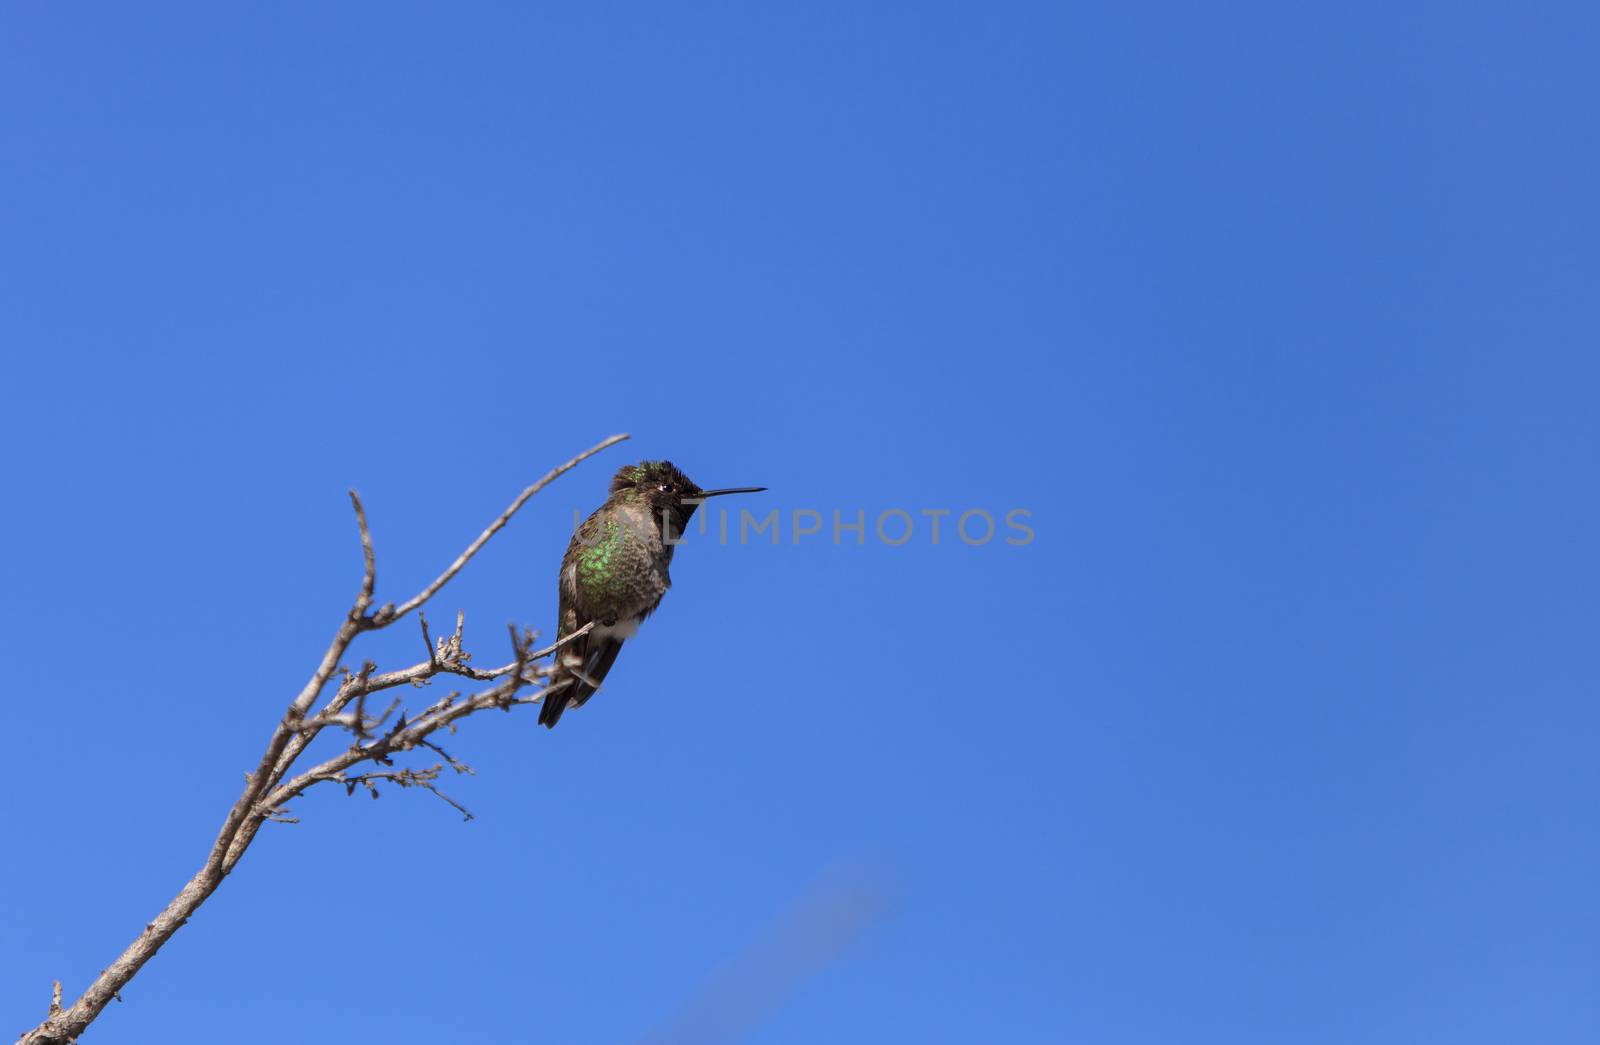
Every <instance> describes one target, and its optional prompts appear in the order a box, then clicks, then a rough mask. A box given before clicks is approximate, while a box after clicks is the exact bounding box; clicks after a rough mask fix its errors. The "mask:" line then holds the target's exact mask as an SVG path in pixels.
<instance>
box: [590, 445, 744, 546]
mask: <svg viewBox="0 0 1600 1045" xmlns="http://www.w3.org/2000/svg"><path fill="white" fill-rule="evenodd" d="M765 489H766V487H765V486H730V487H726V488H724V489H720V490H702V489H701V488H700V487H698V486H696V485H695V484H694V481H693V480H692V479H690V478H689V477H688V476H687V475H684V474H683V473H682V472H681V471H679V470H678V467H677V466H676V465H674V464H673V463H672V462H671V461H640V462H639V463H638V464H630V465H627V466H625V467H622V468H619V469H617V474H616V475H614V476H612V477H611V495H612V496H613V497H615V496H617V495H618V494H621V495H623V496H628V497H632V498H635V499H637V500H641V501H644V502H645V503H647V504H648V505H650V515H651V517H652V518H654V519H657V520H660V519H663V518H667V519H671V520H672V521H673V522H674V523H675V526H674V527H673V528H674V530H675V531H676V532H678V533H682V532H683V528H684V526H685V525H686V524H687V523H688V522H689V517H690V516H692V515H693V514H694V510H695V509H696V508H697V507H699V506H700V503H701V502H702V501H704V500H705V499H706V498H708V497H721V496H723V495H724V494H730V493H760V492H761V491H762V490H765Z"/></svg>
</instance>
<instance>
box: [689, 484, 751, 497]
mask: <svg viewBox="0 0 1600 1045" xmlns="http://www.w3.org/2000/svg"><path fill="white" fill-rule="evenodd" d="M765 489H766V487H765V486H729V487H727V488H726V489H722V490H701V491H700V492H699V493H698V494H697V495H696V496H697V497H721V496H722V495H723V494H725V493H760V492H761V491H763V490H765Z"/></svg>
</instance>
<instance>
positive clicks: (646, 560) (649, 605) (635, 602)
mask: <svg viewBox="0 0 1600 1045" xmlns="http://www.w3.org/2000/svg"><path fill="white" fill-rule="evenodd" d="M765 489H766V487H765V486H734V487H729V488H727V489H723V490H702V489H700V487H698V486H696V485H695V484H694V483H693V482H692V481H690V479H689V477H688V476H687V475H684V474H683V473H682V472H681V471H679V470H678V469H677V467H676V466H675V465H673V463H672V462H671V461H641V462H639V463H638V464H631V465H628V466H626V467H624V468H620V469H618V470H617V474H616V475H614V476H612V477H611V492H610V494H609V495H608V496H607V497H606V503H605V504H602V505H601V506H600V507H599V508H597V509H596V510H595V512H594V514H592V515H590V516H589V518H588V519H586V520H585V521H584V523H583V525H582V526H580V527H578V530H577V532H576V533H574V534H573V535H572V540H571V542H569V543H568V544H567V553H566V554H565V555H563V556H562V557H561V583H560V593H561V598H560V617H561V620H560V624H559V626H558V627H559V630H558V632H557V634H556V638H557V639H558V640H559V639H564V638H566V637H567V636H568V635H571V634H572V633H573V632H575V631H577V630H579V629H580V628H582V627H583V626H584V625H585V624H589V623H590V622H593V623H594V628H593V629H592V630H590V631H589V632H588V634H586V635H582V636H580V637H578V638H576V639H574V640H572V641H571V642H569V643H567V644H566V645H565V646H562V647H561V649H560V650H559V651H558V652H557V654H556V658H557V659H556V663H555V667H554V669H553V670H552V672H551V675H550V682H549V685H548V686H547V687H546V689H545V695H544V700H543V702H542V704H541V706H540V708H539V724H540V725H541V726H544V727H546V728H549V729H554V728H555V724H556V723H557V722H559V721H561V713H562V712H563V711H565V710H567V708H569V707H574V708H576V707H582V706H583V703H584V701H586V700H588V699H589V698H590V697H591V696H593V695H594V692H595V690H597V689H599V688H600V683H602V682H604V681H605V677H606V673H607V672H609V671H610V670H611V665H612V664H613V663H615V662H616V659H617V653H618V651H620V650H621V649H622V644H623V643H624V642H626V641H627V640H628V639H629V638H632V637H633V634H634V633H635V632H636V631H638V630H639V625H640V623H641V622H643V621H644V619H645V618H646V617H648V616H650V614H652V613H654V612H655V609H656V607H657V606H659V605H660V604H661V597H662V596H663V595H665V594H666V593H667V589H668V588H670V587H672V577H671V575H670V574H668V572H667V567H669V566H671V565H672V552H673V548H674V546H675V545H676V543H677V542H678V541H680V540H682V538H683V532H684V527H686V526H687V525H688V524H689V519H690V517H691V516H693V515H694V510H695V509H696V508H697V507H699V506H700V504H701V503H702V502H704V501H705V500H706V499H707V498H710V497H721V496H723V495H724V494H730V493H760V492H761V491H763V490H765Z"/></svg>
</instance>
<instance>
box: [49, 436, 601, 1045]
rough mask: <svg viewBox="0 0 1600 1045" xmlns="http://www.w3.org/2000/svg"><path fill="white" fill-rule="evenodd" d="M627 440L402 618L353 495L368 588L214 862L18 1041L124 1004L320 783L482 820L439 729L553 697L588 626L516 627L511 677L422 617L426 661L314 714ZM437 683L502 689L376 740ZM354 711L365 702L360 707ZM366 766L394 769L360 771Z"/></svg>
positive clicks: (358, 684) (249, 786)
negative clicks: (377, 635) (374, 641)
mask: <svg viewBox="0 0 1600 1045" xmlns="http://www.w3.org/2000/svg"><path fill="white" fill-rule="evenodd" d="M626 438H628V437H627V435H625V434H624V435H614V436H612V437H611V438H609V439H606V440H604V441H602V442H600V443H597V444H595V445H594V446H592V447H590V448H589V449H587V450H585V451H584V452H583V453H581V454H578V455H577V456H575V457H573V458H572V459H571V460H569V461H567V462H566V463H565V464H563V465H560V466H559V467H556V468H553V469H551V470H550V471H549V472H548V473H547V474H546V475H544V476H543V477H542V478H540V479H539V481H538V482H535V483H534V484H533V485H531V486H529V487H528V488H527V489H525V490H523V491H522V493H520V494H519V495H517V498H516V499H515V500H514V501H512V502H511V505H510V506H509V507H508V508H506V510H505V511H504V512H501V513H500V516H499V517H498V518H497V519H495V520H494V522H492V523H490V524H489V526H488V528H487V529H485V530H484V531H483V532H482V533H481V534H479V535H478V537H477V538H476V539H475V540H474V541H473V542H472V543H471V544H469V545H468V546H467V549H466V550H465V551H463V552H462V553H461V554H460V555H459V556H457V557H456V559H455V561H454V562H452V563H451V564H450V565H449V566H448V567H447V568H446V569H445V570H444V572H443V573H441V574H439V576H438V577H436V578H435V579H434V580H433V582H432V583H430V584H429V585H428V586H427V587H426V588H424V589H423V590H422V591H420V592H418V593H417V594H416V595H414V596H412V597H411V598H410V599H408V600H406V601H405V602H404V603H402V604H401V605H400V606H399V607H398V608H396V607H395V606H394V605H393V604H392V603H389V604H385V605H384V606H382V607H381V608H380V609H378V610H377V611H376V612H369V611H371V608H372V603H373V599H374V593H375V592H376V590H377V578H378V569H377V555H376V553H375V551H374V550H373V544H372V533H371V531H370V530H369V529H368V526H367V513H366V509H365V507H363V505H362V503H361V498H360V497H358V496H357V495H356V493H355V491H353V490H352V491H351V492H350V502H351V505H352V506H353V507H354V509H355V515H356V527H357V530H358V531H359V535H360V540H361V558H362V575H361V587H360V590H359V591H358V592H357V593H356V597H355V600H354V601H353V602H352V604H351V606H350V610H349V612H348V613H347V614H345V617H344V619H343V620H342V621H340V623H339V626H338V628H337V629H335V631H334V635H333V639H332V641H330V642H329V643H328V648H327V649H326V650H325V651H324V652H323V654H322V658H321V660H320V661H319V662H318V664H317V667H316V669H315V670H314V671H313V672H312V674H311V678H310V679H308V680H307V681H306V684H305V685H304V686H303V687H301V689H300V691H299V693H297V694H296V695H295V697H294V699H293V700H291V701H290V702H289V705H288V707H287V709H286V710H285V711H284V713H283V717H282V718H281V719H280V720H279V722H278V724H277V726H276V727H274V729H273V731H272V735H271V737H270V738H269V739H268V741H267V746H266V749H265V750H264V751H263V752H262V755H261V758H260V760H259V761H258V762H257V764H256V768H255V770H254V771H253V772H250V773H247V774H246V775H245V786H244V790H243V792H242V793H241V794H240V795H239V797H238V799H237V800H236V801H235V802H234V803H233V806H232V807H231V808H230V809H229V810H228V814H227V816H226V817H225V818H224V820H223V823H222V827H221V829H220V830H219V831H218V832H217V837H216V839H215V840H214V841H213V842H212V844H211V849H210V851H209V852H208V854H207V856H206V859H205V862H204V864H202V865H201V867H200V869H199V870H198V871H196V872H195V874H194V876H193V877H192V878H190V879H189V881H188V883H187V884H185V885H184V887H183V888H182V889H181V890H179V891H178V894H177V895H176V896H175V897H173V899H172V901H171V902H170V903H168V904H167V906H166V907H165V908H163V909H162V910H161V912H160V913H159V914H157V915H156V917H155V918H154V919H153V920H151V921H150V922H149V924H147V925H146V926H145V927H144V930H143V931H142V932H140V933H139V935H138V936H137V937H135V939H134V941H133V942H132V943H131V944H129V945H128V947H127V948H126V949H125V950H124V951H123V952H122V954H120V955H119V956H118V957H117V959H116V961H114V962H112V963H111V964H110V965H108V966H107V967H106V968H105V969H104V970H102V971H101V973H100V975H99V976H98V977H96V979H95V980H94V982H93V983H91V984H90V985H89V987H88V988H87V989H86V990H85V991H84V992H83V994H81V995H80V996H79V997H78V999H77V1000H76V1001H74V1002H73V1003H72V1005H71V1006H70V1007H66V1008H63V1007H62V1004H61V984H60V982H59V981H57V982H56V983H55V985H54V989H53V991H52V997H51V1002H50V1007H49V1012H48V1015H47V1016H46V1018H45V1020H44V1021H43V1022H42V1023H40V1024H39V1025H38V1026H37V1027H34V1028H32V1029H31V1030H28V1031H26V1032H24V1033H23V1034H22V1036H21V1037H20V1038H19V1039H18V1042H19V1045H63V1043H68V1042H74V1041H76V1040H77V1038H78V1036H79V1035H80V1034H82V1033H83V1031H84V1029H85V1028H86V1027H88V1026H89V1024H90V1023H92V1022H94V1020H95V1018H96V1017H97V1016H99V1015H100V1012H101V1010H103V1009H104V1008H105V1007H106V1005H107V1004H109V1003H110V1001H111V1000H112V999H113V998H119V999H120V995H119V993H118V992H119V991H121V989H122V988H123V987H124V986H126V985H127V984H128V982H129V981H130V980H132V979H133V977H134V976H135V975H137V974H138V972H139V970H140V969H141V968H142V967H143V966H144V964H145V963H146V962H147V961H149V960H150V959H151V958H152V957H153V956H154V955H155V953H156V952H157V951H159V950H160V949H161V947H162V946H163V945H164V944H165V943H166V942H167V941H168V940H169V939H171V938H172V936H173V934H174V933H176V932H177V931H178V930H179V929H180V928H182V926H183V925H184V923H185V922H187V921H188V920H189V918H190V916H191V915H193V914H194V912H195V911H196V910H198V909H199V907H200V905H201V904H203V903H205V901H206V900H207V898H209V897H210V896H211V894H212V893H214V892H215V891H216V890H217V888H218V886H220V885H221V884H222V882H223V880H224V879H225V878H226V877H227V875H228V873H229V872H231V871H232V870H233V868H234V867H235V866H236V865H237V864H238V862H239V859H240V857H242V856H243V855H244V853H245V850H246V849H248V848H249V846H250V843H251V842H252V841H253V840H254V839H255V836H256V832H257V831H258V830H259V829H260V827H261V825H262V824H263V823H266V822H267V821H269V820H272V821H278V822H281V823H294V822H295V818H294V817H293V816H291V815H289V813H288V811H287V810H286V809H285V808H284V806H285V803H287V802H288V801H290V800H291V799H293V798H295V797H297V796H299V795H301V794H303V793H305V791H306V790H307V789H308V788H310V787H311V786H313V785H315V784H318V783H324V782H336V783H343V784H345V785H346V787H347V789H348V790H350V791H351V792H353V791H354V790H355V788H357V787H362V788H366V789H368V792H369V793H370V794H372V795H373V796H374V797H376V796H377V794H378V791H377V785H378V784H379V783H380V782H387V783H391V784H394V785H395V786H397V787H402V788H413V787H414V788H421V789H423V790H426V791H429V792H432V793H433V794H434V795H436V796H438V797H439V798H440V799H442V800H443V801H445V802H447V803H449V804H450V805H451V806H453V807H454V808H455V809H456V810H457V811H458V812H460V813H461V814H462V816H463V817H464V818H465V819H468V820H470V819H472V814H471V813H470V812H468V811H467V809H466V808H465V807H464V806H462V805H461V804H460V803H458V802H456V801H455V800H454V799H452V798H450V797H449V796H448V795H446V794H444V793H443V792H442V791H440V790H439V788H438V786H437V783H436V781H437V779H438V777H439V774H440V773H441V772H442V771H443V769H444V767H445V766H448V767H449V768H450V769H451V770H452V771H454V772H456V773H471V772H472V769H471V767H470V766H468V765H466V764H465V763H463V762H461V761H459V760H458V759H455V758H453V757H451V756H450V755H448V754H446V753H445V751H444V749H443V748H442V747H440V746H439V745H438V744H436V743H434V742H433V741H431V740H430V739H429V737H430V736H431V735H432V734H433V733H435V732H436V731H438V730H440V729H453V727H454V724H455V723H456V722H458V721H460V720H461V719H463V718H465V717H467V716H468V715H472V714H475V713H476V712H479V711H484V710H487V709H489V708H502V709H504V710H508V711H509V710H510V709H511V708H513V707H515V706H517V705H522V704H535V703H538V702H539V700H540V699H541V697H542V695H543V693H545V692H548V687H547V686H544V688H541V689H539V691H538V692H536V693H532V694H527V695H524V694H522V690H523V689H525V688H527V687H540V686H542V685H543V684H545V683H546V681H547V680H548V678H549V674H550V673H549V669H548V667H545V666H538V665H537V662H538V661H540V660H543V659H545V658H548V657H549V656H550V655H551V654H552V653H554V652H555V651H556V650H557V649H558V648H560V647H561V646H562V645H563V644H564V643H565V642H570V641H572V640H573V639H576V638H578V637H579V635H581V634H583V632H584V631H587V630H588V629H587V628H585V629H583V631H580V632H577V633H575V634H573V635H569V636H567V637H566V638H565V639H564V640H562V642H557V643H553V644H551V645H549V646H546V647H544V648H543V649H538V650H535V649H533V648H532V646H533V633H532V632H529V631H522V632H520V633H519V632H518V630H517V629H516V627H515V626H513V627H512V629H511V645H512V653H513V654H514V656H513V659H512V660H511V662H510V663H508V664H506V665H504V666H502V667H499V668H495V669H492V670H487V671H486V670H481V669H477V668H473V667H471V666H470V664H469V663H468V662H469V661H470V660H471V659H472V658H471V655H470V654H468V653H467V652H466V651H465V649H463V647H462V630H463V627H464V623H465V617H464V615H462V614H460V613H458V614H457V616H456V628H455V632H454V634H452V635H450V636H448V637H441V638H440V639H439V641H438V643H437V644H435V643H434V642H433V639H432V636H431V635H430V634H429V631H428V624H427V620H426V618H423V617H422V615H421V614H420V613H419V614H418V617H419V619H421V625H422V636H423V642H424V643H425V644H426V645H427V649H428V659H427V660H426V661H423V662H421V663H418V664H413V665H411V666H410V667H407V668H401V669H398V670H395V671H389V672H382V673H379V672H378V671H377V666H376V665H375V664H373V663H371V662H370V661H369V662H366V663H365V664H364V665H363V666H362V669H361V670H360V671H359V672H357V673H354V674H351V673H349V672H345V676H344V680H343V681H342V682H341V683H340V684H339V685H338V687H337V688H336V689H335V690H334V693H333V695H332V696H331V697H329V698H328V700H327V702H326V703H325V704H324V705H323V706H322V707H321V708H320V709H318V711H317V712H316V713H315V714H312V713H311V708H312V706H313V705H314V704H315V703H316V702H317V699H318V698H319V697H320V696H321V695H322V693H323V691H324V690H325V689H327V687H328V683H329V681H330V680H331V679H332V678H333V676H334V675H335V674H336V673H338V672H339V671H341V670H342V669H341V668H340V664H342V663H343V662H344V658H345V654H346V653H347V652H348V651H349V649H350V645H351V643H352V642H354V641H355V639H356V638H357V636H359V635H360V634H361V633H362V632H364V631H375V630H378V629H380V628H386V627H388V626H389V625H391V624H393V623H394V622H395V621H397V620H400V619H401V618H403V617H405V616H406V615H407V614H409V613H410V612H412V611H413V610H419V609H420V608H421V607H422V606H423V605H424V604H426V603H427V602H428V600H429V599H431V598H433V596H434V595H436V594H438V592H439V590H440V589H441V588H443V587H444V586H445V585H446V584H448V583H449V582H450V580H451V578H453V577H455V575H456V574H458V573H460V572H461V570H462V569H463V568H464V567H465V566H466V565H467V563H468V562H470V561H471V560H472V557H473V556H475V555H476V554H477V553H478V552H479V551H480V550H481V549H482V548H483V546H484V545H485V544H487V543H488V542H489V539H490V538H491V537H493V536H494V535H495V534H496V533H498V532H499V531H500V530H501V529H503V528H504V527H505V525H506V523H508V522H509V521H510V520H511V517H512V516H514V515H515V514H516V513H517V511H518V510H519V509H521V508H522V506H523V505H524V504H526V503H527V502H528V500H529V499H530V498H531V497H533V495H534V494H536V493H538V492H539V491H540V490H542V489H544V488H545V487H546V486H548V485H549V484H550V483H551V482H552V481H554V480H555V479H556V478H557V477H558V476H560V475H561V474H562V473H564V472H567V471H569V470H570V469H572V468H574V467H576V466H577V465H578V464H580V463H581V462H582V461H584V460H585V459H586V458H588V457H591V456H593V455H594V454H597V453H599V452H600V451H602V450H604V449H606V448H607V447H610V446H614V445H616V444H617V443H620V442H622V441H623V440H624V439H626ZM438 675H456V676H460V677H462V678H466V679H468V680H471V681H474V682H492V683H493V685H491V686H489V687H487V688H486V689H483V690H481V691H479V692H477V693H475V694H472V695H471V696H468V697H465V698H462V697H461V695H460V694H459V693H451V694H448V695H446V696H445V697H442V698H440V699H439V700H437V701H435V702H434V703H433V704H431V705H430V706H429V707H427V708H426V709H424V710H423V711H422V712H421V713H420V714H418V715H417V716H416V717H415V718H411V719H407V718H406V715H405V713H404V712H403V711H402V712H401V713H400V717H399V718H398V719H396V720H395V723H394V725H393V726H390V727H389V728H388V729H387V730H386V731H385V732H383V733H382V734H381V735H375V733H376V731H377V730H379V729H381V728H382V727H383V725H384V723H386V722H387V721H388V719H389V716H390V715H391V714H393V713H394V711H395V710H396V707H397V706H398V701H396V702H395V703H393V704H391V706H390V707H389V709H388V710H387V711H385V712H384V713H383V714H381V715H378V716H376V717H369V716H368V715H367V714H366V698H367V697H368V696H370V695H372V694H374V693H379V692H382V691H384V690H388V689H393V688H395V687H397V686H406V685H410V686H423V685H427V684H428V683H429V682H430V681H431V680H432V679H433V678H435V677H436V676H438ZM561 684H564V683H561ZM558 685H559V684H558ZM352 703H354V704H355V707H354V708H353V709H352V708H351V704H352ZM329 726H337V727H340V728H343V729H345V730H348V731H349V732H350V733H351V734H352V735H353V737H354V743H352V745H351V746H350V747H349V749H347V750H346V751H344V752H342V753H340V754H338V755H335V756H333V757H332V758H329V759H326V760H325V761H323V762H321V763H319V764H318V765H316V766H313V767H312V768H310V769H307V770H305V771H303V772H301V773H299V774H296V775H294V776H292V777H290V776H289V772H290V770H291V769H293V768H294V766H295V764H296V762H297V760H298V759H299V757H300V756H301V755H302V754H303V753H304V752H305V750H306V748H307V747H308V746H310V744H311V743H312V741H314V740H315V739H316V738H317V736H318V735H319V734H320V733H321V731H322V730H323V729H326V728H327V727H329ZM419 747H425V748H427V749H429V750H431V751H433V752H434V753H436V754H437V755H438V756H439V757H440V758H442V759H443V760H444V761H443V763H441V764H438V765H435V766H433V767H431V768H426V769H410V768H403V767H402V768H388V767H391V766H393V764H394V763H393V761H392V759H393V757H394V756H395V755H399V754H403V753H405V752H408V751H412V750H415V749H416V748H419ZM367 763H370V764H373V765H376V766H381V767H385V768H380V769H372V770H357V769H356V767H358V766H361V765H363V764H367ZM286 778H287V781H286Z"/></svg>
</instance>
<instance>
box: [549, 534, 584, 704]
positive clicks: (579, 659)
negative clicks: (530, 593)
mask: <svg viewBox="0 0 1600 1045" xmlns="http://www.w3.org/2000/svg"><path fill="white" fill-rule="evenodd" d="M573 540H577V538H576V537H574V538H573ZM582 601H583V599H582V592H580V591H579V590H578V570H577V560H576V558H575V557H573V556H572V555H571V554H570V553H569V554H568V556H567V561H566V565H564V566H562V568H561V593H560V601H559V609H558V613H559V618H560V624H559V625H558V631H557V634H556V638H557V639H558V640H559V639H564V638H566V637H567V636H568V635H571V634H572V633H573V632H575V631H577V630H578V629H579V628H581V627H583V626H584V625H585V624H587V623H589V621H588V619H587V617H586V615H585V614H583V613H582V612H580V609H579V607H580V604H581V603H582ZM588 659H589V636H588V635H580V636H578V637H577V638H576V639H573V640H572V641H571V642H569V643H567V644H566V645H565V646H563V647H561V648H560V649H559V650H557V651H556V664H555V670H554V671H553V672H552V673H551V676H550V682H549V684H548V685H547V686H546V692H545V696H544V699H543V701H542V702H541V703H540V706H539V724H540V725H541V726H545V727H547V728H552V729H553V728H554V727H555V724H556V723H557V722H559V721H560V720H561V713H562V712H563V711H565V710H567V705H568V704H570V703H572V701H573V698H574V697H575V696H576V695H577V690H578V687H579V686H580V685H581V683H580V682H579V681H578V678H577V674H578V673H579V672H581V671H582V670H583V665H584V663H585V662H586V661H587V660H588ZM590 692H591V693H592V692H594V691H593V690H590ZM587 699H588V694H587V693H586V694H584V695H583V699H581V700H579V701H578V703H580V704H581V703H583V700H587Z"/></svg>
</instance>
